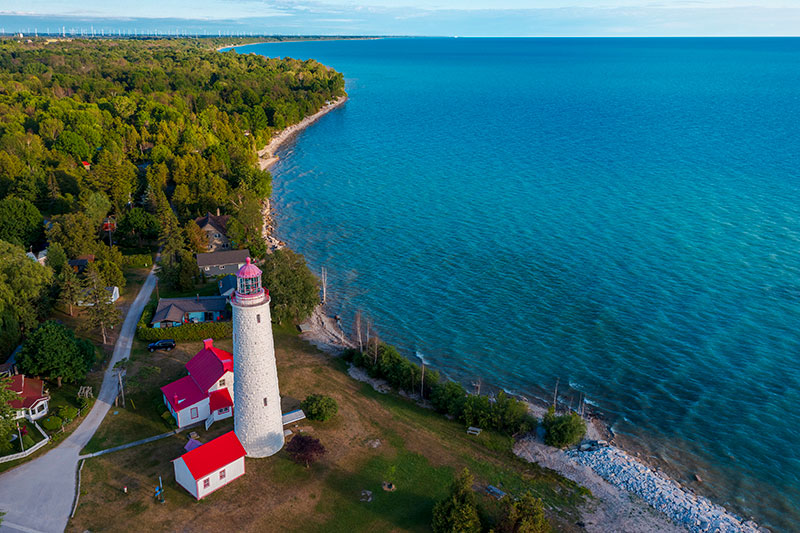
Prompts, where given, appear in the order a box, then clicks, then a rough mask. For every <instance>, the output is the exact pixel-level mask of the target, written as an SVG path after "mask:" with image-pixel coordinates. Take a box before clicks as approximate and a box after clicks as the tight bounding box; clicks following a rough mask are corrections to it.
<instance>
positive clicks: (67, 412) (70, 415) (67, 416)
mask: <svg viewBox="0 0 800 533" xmlns="http://www.w3.org/2000/svg"><path fill="white" fill-rule="evenodd" d="M58 416H59V418H61V419H63V420H64V422H69V421H70V420H75V418H76V417H77V416H78V410H77V409H76V408H74V407H72V406H70V405H62V406H61V407H59V408H58Z"/></svg>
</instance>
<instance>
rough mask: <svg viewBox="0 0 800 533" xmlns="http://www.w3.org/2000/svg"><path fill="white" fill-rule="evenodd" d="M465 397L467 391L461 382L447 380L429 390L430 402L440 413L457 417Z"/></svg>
mask: <svg viewBox="0 0 800 533" xmlns="http://www.w3.org/2000/svg"><path fill="white" fill-rule="evenodd" d="M466 399H467V391H466V390H464V387H463V386H462V385H461V383H457V382H455V381H447V382H441V383H438V384H437V385H436V386H435V387H433V390H432V391H431V403H432V404H433V407H434V409H436V410H437V411H439V412H440V413H447V414H449V415H452V416H455V417H458V416H460V415H461V410H462V409H463V407H464V402H465V401H466Z"/></svg>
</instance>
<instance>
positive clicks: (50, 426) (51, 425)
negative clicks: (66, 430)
mask: <svg viewBox="0 0 800 533" xmlns="http://www.w3.org/2000/svg"><path fill="white" fill-rule="evenodd" d="M62 423H63V420H61V419H60V418H59V417H57V416H55V415H50V416H48V417H47V418H45V419H44V420H42V427H43V428H44V429H46V430H47V431H55V430H57V429H59V428H60V427H61V424H62Z"/></svg>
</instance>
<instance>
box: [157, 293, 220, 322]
mask: <svg viewBox="0 0 800 533" xmlns="http://www.w3.org/2000/svg"><path fill="white" fill-rule="evenodd" d="M226 307H227V301H226V299H225V297H224V296H195V297H194V298H161V299H160V300H158V307H156V312H155V314H154V315H153V318H152V319H151V320H150V324H152V325H153V327H172V326H176V325H180V324H183V323H186V322H218V321H220V320H221V319H222V318H224V314H225V310H226Z"/></svg>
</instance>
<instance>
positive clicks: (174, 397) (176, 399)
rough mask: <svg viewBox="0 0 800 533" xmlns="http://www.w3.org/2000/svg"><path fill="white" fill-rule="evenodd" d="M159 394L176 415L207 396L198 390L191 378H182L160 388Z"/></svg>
mask: <svg viewBox="0 0 800 533" xmlns="http://www.w3.org/2000/svg"><path fill="white" fill-rule="evenodd" d="M161 392H163V393H164V397H166V399H167V401H168V402H169V404H170V405H171V406H172V409H173V410H174V411H175V412H176V413H177V412H178V411H180V410H182V409H186V408H187V407H189V406H190V405H194V404H196V403H197V402H199V401H201V400H202V399H203V398H205V397H207V396H208V392H206V391H204V390H202V389H200V387H198V386H197V383H195V382H194V380H193V379H192V377H191V376H184V377H182V378H181V379H179V380H178V381H173V382H172V383H170V384H169V385H164V386H163V387H161Z"/></svg>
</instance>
